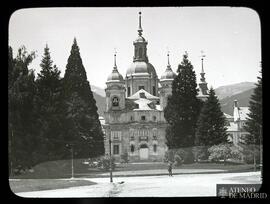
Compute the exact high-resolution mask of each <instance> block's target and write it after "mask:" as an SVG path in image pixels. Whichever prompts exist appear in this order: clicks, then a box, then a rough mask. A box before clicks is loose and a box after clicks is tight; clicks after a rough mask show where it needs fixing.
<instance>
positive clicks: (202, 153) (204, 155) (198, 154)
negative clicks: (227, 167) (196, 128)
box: [192, 146, 209, 162]
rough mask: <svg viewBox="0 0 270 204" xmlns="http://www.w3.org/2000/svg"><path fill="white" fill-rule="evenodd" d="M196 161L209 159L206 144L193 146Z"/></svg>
mask: <svg viewBox="0 0 270 204" xmlns="http://www.w3.org/2000/svg"><path fill="white" fill-rule="evenodd" d="M192 153H193V155H194V160H195V162H198V161H201V160H204V161H205V160H208V157H209V152H208V149H207V147H206V146H195V147H193V148H192Z"/></svg>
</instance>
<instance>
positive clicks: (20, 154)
mask: <svg viewBox="0 0 270 204" xmlns="http://www.w3.org/2000/svg"><path fill="white" fill-rule="evenodd" d="M34 57H35V53H34V52H31V53H28V52H27V50H26V48H25V47H24V46H23V47H21V48H19V50H18V54H17V56H16V58H13V51H12V48H11V47H9V67H8V70H9V71H8V75H9V76H8V106H9V108H8V133H9V170H10V171H12V170H13V169H15V168H17V169H24V168H27V167H30V166H31V165H33V164H34V163H35V162H36V160H35V159H33V160H31V159H29V158H31V157H33V158H34V155H35V153H36V151H37V149H36V146H37V144H38V141H37V138H36V137H35V136H36V133H37V129H36V128H35V127H36V112H35V99H36V84H35V75H34V72H33V71H32V70H29V69H28V66H29V64H30V63H31V62H32V60H33V59H34Z"/></svg>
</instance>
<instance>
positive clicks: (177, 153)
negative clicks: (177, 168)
mask: <svg viewBox="0 0 270 204" xmlns="http://www.w3.org/2000/svg"><path fill="white" fill-rule="evenodd" d="M163 160H164V162H169V161H170V162H173V163H179V165H181V164H190V163H193V162H194V156H193V153H192V151H191V149H190V148H185V149H184V148H179V149H170V150H167V151H166V152H165V156H164V159H163ZM176 160H177V161H176ZM180 163H181V164H180Z"/></svg>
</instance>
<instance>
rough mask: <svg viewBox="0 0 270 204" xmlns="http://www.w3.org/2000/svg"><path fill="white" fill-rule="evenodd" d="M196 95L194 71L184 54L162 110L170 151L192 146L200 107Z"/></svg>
mask: <svg viewBox="0 0 270 204" xmlns="http://www.w3.org/2000/svg"><path fill="white" fill-rule="evenodd" d="M197 94H198V89H197V83H196V75H195V71H194V70H193V66H192V64H191V62H190V61H189V60H188V54H187V53H185V54H184V55H183V61H182V62H181V63H180V64H179V66H178V69H177V76H176V77H175V79H174V80H173V82H172V95H171V96H169V97H168V104H167V106H166V108H165V110H164V116H165V119H166V121H167V122H168V123H169V126H168V127H167V130H166V139H167V145H168V147H169V148H170V149H171V148H179V147H190V146H193V145H194V137H195V128H196V122H197V119H198V115H199V112H200V108H201V105H202V104H201V103H202V102H201V101H200V100H199V99H198V98H197Z"/></svg>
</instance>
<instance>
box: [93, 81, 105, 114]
mask: <svg viewBox="0 0 270 204" xmlns="http://www.w3.org/2000/svg"><path fill="white" fill-rule="evenodd" d="M91 90H92V92H93V96H94V99H95V100H96V105H97V108H98V115H99V116H103V117H104V111H105V108H106V98H105V90H104V89H102V88H100V87H97V86H95V85H91Z"/></svg>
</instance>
